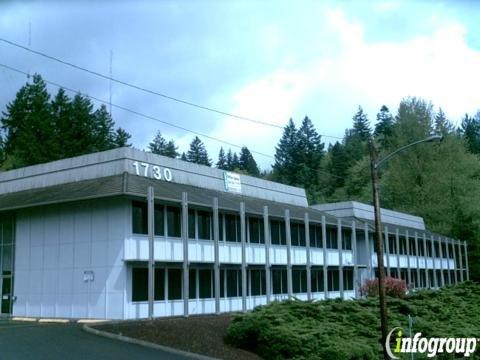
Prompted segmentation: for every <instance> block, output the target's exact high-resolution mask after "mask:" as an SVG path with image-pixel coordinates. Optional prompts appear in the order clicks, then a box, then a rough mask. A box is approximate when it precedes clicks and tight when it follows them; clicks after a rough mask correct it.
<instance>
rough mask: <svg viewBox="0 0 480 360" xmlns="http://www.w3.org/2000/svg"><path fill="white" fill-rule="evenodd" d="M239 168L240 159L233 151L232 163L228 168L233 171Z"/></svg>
mask: <svg viewBox="0 0 480 360" xmlns="http://www.w3.org/2000/svg"><path fill="white" fill-rule="evenodd" d="M239 169H240V161H239V159H238V155H237V153H236V152H234V153H233V156H232V163H231V164H230V170H232V171H235V170H239Z"/></svg>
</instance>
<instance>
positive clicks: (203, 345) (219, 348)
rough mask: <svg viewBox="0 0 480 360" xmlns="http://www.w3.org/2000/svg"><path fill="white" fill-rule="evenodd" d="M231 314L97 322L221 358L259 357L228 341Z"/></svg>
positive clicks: (244, 359) (116, 331)
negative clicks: (108, 322)
mask: <svg viewBox="0 0 480 360" xmlns="http://www.w3.org/2000/svg"><path fill="white" fill-rule="evenodd" d="M231 320H232V316H231V315H201V316H190V317H188V318H184V317H173V318H162V319H156V320H153V321H149V320H139V321H125V322H120V323H113V324H104V325H95V326H93V327H94V328H95V329H98V330H101V331H107V332H110V333H114V334H121V335H123V336H128V337H132V338H135V339H140V340H144V341H148V342H152V343H155V344H160V345H164V346H169V347H172V348H175V349H179V350H184V351H188V352H192V353H196V354H201V355H206V356H211V357H214V358H218V359H231V360H236V359H238V360H259V359H261V358H260V357H259V356H258V355H255V354H253V353H250V352H248V351H246V350H242V349H239V348H235V347H233V346H230V345H226V344H225V343H224V341H223V338H224V337H225V335H226V333H227V328H228V326H229V325H230V323H231Z"/></svg>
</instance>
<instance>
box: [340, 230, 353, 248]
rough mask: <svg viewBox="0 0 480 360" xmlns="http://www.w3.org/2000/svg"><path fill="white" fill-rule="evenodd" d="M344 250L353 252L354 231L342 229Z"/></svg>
mask: <svg viewBox="0 0 480 360" xmlns="http://www.w3.org/2000/svg"><path fill="white" fill-rule="evenodd" d="M342 249H343V250H352V230H351V229H346V228H344V229H342Z"/></svg>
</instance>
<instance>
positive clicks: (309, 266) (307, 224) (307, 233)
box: [303, 212, 312, 300]
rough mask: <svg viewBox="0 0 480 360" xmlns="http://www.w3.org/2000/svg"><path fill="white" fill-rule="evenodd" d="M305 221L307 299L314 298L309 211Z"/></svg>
mask: <svg viewBox="0 0 480 360" xmlns="http://www.w3.org/2000/svg"><path fill="white" fill-rule="evenodd" d="M303 221H304V223H305V245H306V247H307V269H306V270H307V299H308V300H312V263H311V260H310V219H309V217H308V213H307V212H306V213H305V216H304V218H303Z"/></svg>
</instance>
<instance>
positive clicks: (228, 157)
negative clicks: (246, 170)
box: [225, 149, 233, 171]
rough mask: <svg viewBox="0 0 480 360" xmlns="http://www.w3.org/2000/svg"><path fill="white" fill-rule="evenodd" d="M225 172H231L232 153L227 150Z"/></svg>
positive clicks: (230, 150)
mask: <svg viewBox="0 0 480 360" xmlns="http://www.w3.org/2000/svg"><path fill="white" fill-rule="evenodd" d="M225 170H228V171H232V170H233V153H232V149H228V153H227V162H226V167H225Z"/></svg>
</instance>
